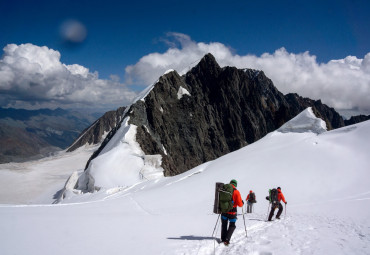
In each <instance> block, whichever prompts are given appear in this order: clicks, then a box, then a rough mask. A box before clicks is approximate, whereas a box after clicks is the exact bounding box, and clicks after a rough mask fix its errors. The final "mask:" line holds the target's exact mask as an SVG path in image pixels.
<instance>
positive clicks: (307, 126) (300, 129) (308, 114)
mask: <svg viewBox="0 0 370 255" xmlns="http://www.w3.org/2000/svg"><path fill="white" fill-rule="evenodd" d="M326 130H327V128H326V124H325V121H323V120H322V119H320V118H317V117H316V116H315V114H314V113H313V111H312V108H311V107H308V108H307V109H306V110H304V111H303V112H301V113H300V114H298V115H297V116H296V117H294V118H293V119H291V120H290V121H288V122H287V123H285V124H284V125H283V126H281V127H280V128H279V129H278V130H277V131H279V132H282V133H288V132H293V133H305V132H313V133H316V134H321V133H323V132H325V131H326Z"/></svg>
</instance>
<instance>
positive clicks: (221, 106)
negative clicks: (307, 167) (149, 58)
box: [84, 54, 344, 186]
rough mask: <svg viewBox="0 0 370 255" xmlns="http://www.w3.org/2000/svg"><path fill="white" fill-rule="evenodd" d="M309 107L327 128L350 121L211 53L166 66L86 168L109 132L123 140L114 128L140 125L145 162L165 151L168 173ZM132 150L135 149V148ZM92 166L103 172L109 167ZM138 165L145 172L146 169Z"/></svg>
mask: <svg viewBox="0 0 370 255" xmlns="http://www.w3.org/2000/svg"><path fill="white" fill-rule="evenodd" d="M307 107H312V112H313V113H314V114H315V115H316V116H317V117H320V118H322V119H323V120H324V121H325V123H326V127H327V128H328V129H329V130H330V129H332V128H336V127H340V126H343V125H344V123H343V119H342V118H341V117H340V115H339V114H338V113H337V112H335V110H334V109H332V108H330V107H328V106H326V105H324V104H322V103H321V102H320V101H314V100H311V99H307V98H302V97H300V96H298V95H296V94H290V95H287V96H284V95H283V94H282V93H280V92H279V91H278V90H277V89H276V87H275V86H274V84H273V82H272V81H271V80H270V79H269V78H268V77H266V76H265V74H264V73H263V72H262V71H256V70H252V69H237V68H235V67H224V68H221V67H220V66H219V65H218V63H217V62H216V60H215V58H214V57H213V56H212V55H211V54H207V55H205V56H204V57H203V58H202V59H201V61H200V62H199V63H198V65H196V66H195V67H194V68H192V69H191V70H190V71H189V72H187V73H186V74H185V75H183V76H179V75H178V73H177V72H176V71H171V72H167V73H166V74H164V75H163V76H162V77H160V78H159V80H158V82H157V83H156V84H155V85H154V86H153V88H152V89H151V91H150V92H149V93H148V94H147V95H146V96H145V97H144V98H142V99H141V100H138V101H136V103H134V104H133V105H131V106H130V107H128V109H127V111H125V113H124V116H123V117H122V118H121V120H124V119H126V121H124V122H122V121H121V122H120V123H119V124H118V125H117V126H116V127H115V128H113V129H112V131H111V133H110V134H108V135H107V138H106V139H105V141H104V142H103V143H102V146H101V148H99V150H98V151H97V152H96V153H95V154H94V155H93V156H92V158H91V159H90V161H89V162H88V164H87V171H89V167H90V165H91V164H94V161H92V162H91V160H93V159H94V158H95V157H99V153H100V152H102V153H104V154H103V155H105V154H106V153H107V150H104V146H106V145H107V144H109V143H110V140H113V141H115V142H117V141H122V140H124V139H125V138H119V137H118V138H117V137H115V136H116V135H118V136H119V135H122V134H123V133H124V130H131V127H134V129H133V130H135V131H134V133H135V139H134V140H135V143H138V144H139V146H140V149H141V151H142V154H144V155H141V156H140V157H142V158H143V165H144V166H143V169H144V168H145V169H147V168H148V164H149V163H147V161H146V158H148V157H149V158H150V157H153V156H154V157H155V158H156V159H159V158H160V160H157V161H156V162H157V163H158V162H160V167H161V168H163V170H164V174H165V175H166V176H171V175H177V174H180V173H182V172H185V171H187V170H189V169H191V168H194V167H196V166H198V165H200V164H202V163H204V162H207V161H210V160H214V159H216V158H218V157H220V156H222V155H225V154H227V153H229V152H232V151H235V150H238V149H240V148H242V147H243V146H246V145H248V144H250V143H253V142H255V141H256V140H258V139H260V138H262V137H263V136H265V135H266V134H267V133H269V132H271V131H274V130H276V129H278V128H279V127H280V126H282V125H283V124H284V123H286V122H287V121H289V120H290V119H292V118H293V117H295V116H296V115H298V114H299V113H300V112H302V111H303V110H305V109H306V108H307ZM121 125H122V126H121ZM119 130H121V131H119ZM131 134H132V133H131ZM127 144H129V143H127ZM108 147H109V148H111V147H112V145H110V146H108ZM134 151H135V152H134V153H133V154H132V155H137V150H136V149H135V150H134ZM135 160H137V158H135ZM157 163H156V164H157ZM118 165H119V166H120V167H122V169H117V171H124V168H125V167H128V166H123V165H122V164H118ZM90 168H91V169H94V172H98V171H104V169H105V168H106V167H105V168H102V169H100V170H99V169H98V168H99V167H97V166H95V167H90ZM110 171H112V169H110ZM137 171H138V174H139V173H140V174H142V173H143V170H142V169H137ZM225 171H227V169H225ZM130 172H131V173H132V169H131V170H130ZM144 172H145V171H144ZM143 178H145V176H144V177H143ZM85 179H88V180H93V179H94V177H93V176H92V178H90V177H88V178H85ZM84 185H85V184H84ZM89 185H90V186H91V183H90V184H89Z"/></svg>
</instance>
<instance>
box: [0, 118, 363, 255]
mask: <svg viewBox="0 0 370 255" xmlns="http://www.w3.org/2000/svg"><path fill="white" fill-rule="evenodd" d="M369 136H370V121H367V122H363V123H360V124H356V125H353V126H351V127H346V128H342V129H338V130H334V131H328V132H325V133H323V134H321V135H317V134H316V133H312V132H304V133H290V132H288V133H282V132H277V131H276V132H272V133H270V134H269V135H267V136H265V137H264V138H262V139H260V140H259V141H257V142H255V143H253V144H251V145H249V146H246V147H244V148H242V149H240V150H238V151H235V152H233V153H229V154H227V155H225V156H223V157H220V158H218V159H216V160H214V161H210V162H207V163H205V164H203V165H200V166H198V167H196V168H194V169H191V170H189V171H188V172H185V173H183V174H180V175H177V176H173V177H164V178H159V179H156V180H149V181H143V182H140V183H137V184H135V185H132V186H130V187H127V188H113V189H109V190H103V189H102V190H100V191H98V192H94V193H86V194H84V195H80V196H77V195H76V196H75V197H71V198H70V200H64V201H63V202H62V203H64V204H60V205H50V206H9V205H6V206H4V205H3V206H0V214H1V217H0V228H1V229H2V230H3V233H4V234H3V235H2V236H1V240H2V247H1V254H29V255H33V254H37V255H39V254H41V255H42V254H50V251H53V254H58V255H59V254H61V255H62V254H90V255H95V254H131V253H135V254H137V255H141V254H199V255H206V254H235V255H241V254H243V255H244V254H274V255H295V254H315V255H316V254H318V255H326V254H368V253H369V252H368V251H369V250H370V238H369V237H370V219H369V217H368V216H369V210H370V188H369V177H370V173H369V170H368V169H369V165H370V158H369V157H368V152H369V151H370V143H369V142H368V141H369V139H370V137H369ZM361 138H362V139H361ZM231 179H236V180H237V181H238V186H237V188H238V190H239V191H240V193H241V196H242V198H243V199H244V200H245V198H246V196H247V194H248V192H249V190H253V191H254V192H255V194H256V198H257V203H256V204H255V205H254V213H252V214H247V215H244V217H245V225H244V217H243V216H242V215H241V213H242V212H243V211H242V210H241V209H240V208H239V209H238V213H239V216H238V220H237V222H236V226H237V228H236V230H235V232H234V234H233V236H232V238H231V245H230V246H228V247H225V246H224V245H223V244H217V242H215V237H214V236H216V237H218V238H219V237H220V227H219V223H220V221H219V220H218V221H217V219H218V215H215V214H213V213H212V209H213V201H214V187H215V182H229V181H230V180H231ZM277 186H281V187H282V192H283V193H284V195H285V198H286V200H287V202H288V204H287V205H286V207H285V205H284V212H283V214H282V216H283V217H282V219H281V220H275V221H274V222H266V217H267V212H268V209H269V203H268V201H267V200H266V199H265V196H267V194H268V189H269V188H272V187H277ZM93 201H94V202H93ZM68 202H73V203H74V204H66V203H68ZM244 212H245V210H244ZM285 213H286V215H285ZM216 223H217V224H216ZM245 227H246V229H247V231H248V237H246V233H245ZM213 231H214V233H215V235H214V236H212V233H213Z"/></svg>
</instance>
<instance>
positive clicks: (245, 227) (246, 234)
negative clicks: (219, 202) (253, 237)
mask: <svg viewBox="0 0 370 255" xmlns="http://www.w3.org/2000/svg"><path fill="white" fill-rule="evenodd" d="M242 212H243V220H244V229H245V236H246V237H248V233H247V226H246V225H245V216H244V207H242Z"/></svg>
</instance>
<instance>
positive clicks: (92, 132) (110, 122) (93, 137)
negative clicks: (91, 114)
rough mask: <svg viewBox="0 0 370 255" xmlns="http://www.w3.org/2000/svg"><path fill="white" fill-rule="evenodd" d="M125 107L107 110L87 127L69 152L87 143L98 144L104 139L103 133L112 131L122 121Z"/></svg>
mask: <svg viewBox="0 0 370 255" xmlns="http://www.w3.org/2000/svg"><path fill="white" fill-rule="evenodd" d="M125 109H126V108H125V107H120V108H118V109H117V110H116V111H109V112H106V113H105V114H104V115H103V116H102V117H100V118H99V119H98V120H97V121H95V122H94V123H93V124H91V126H90V127H88V128H86V129H85V130H84V131H82V133H81V134H80V136H79V137H78V138H77V139H76V141H75V142H74V143H73V144H72V145H71V146H70V147H69V148H68V150H67V152H71V151H74V150H76V149H77V148H79V147H81V146H83V145H85V144H98V143H100V142H101V141H102V139H103V135H104V133H106V132H110V131H111V130H112V129H113V128H114V127H116V126H117V124H118V123H120V121H121V118H122V115H123V112H124V111H125Z"/></svg>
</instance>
